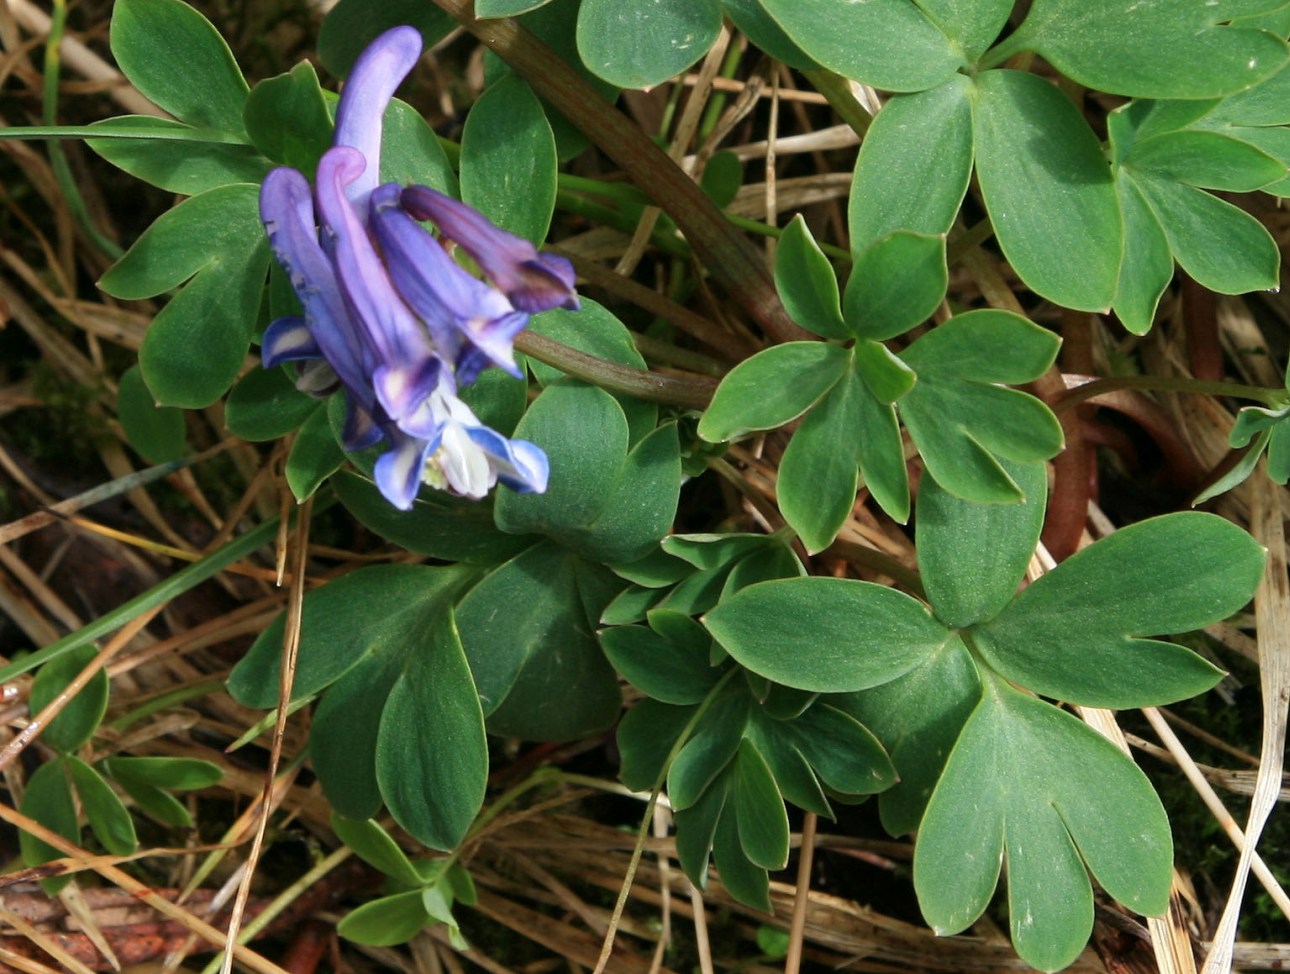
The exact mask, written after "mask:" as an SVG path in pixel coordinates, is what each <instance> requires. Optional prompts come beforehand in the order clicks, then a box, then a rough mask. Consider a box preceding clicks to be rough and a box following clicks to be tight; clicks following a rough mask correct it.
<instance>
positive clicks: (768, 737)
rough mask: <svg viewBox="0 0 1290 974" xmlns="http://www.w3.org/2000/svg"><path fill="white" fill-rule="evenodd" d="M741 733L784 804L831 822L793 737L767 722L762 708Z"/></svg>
mask: <svg viewBox="0 0 1290 974" xmlns="http://www.w3.org/2000/svg"><path fill="white" fill-rule="evenodd" d="M744 733H745V735H746V737H747V738H748V740H749V741H751V742H752V743H753V745H755V746H756V748H757V751H758V752H759V753H760V754H761V756H762V757H763V758H765V759H766V764H767V765H768V766H769V767H770V771H771V774H772V775H774V778H775V784H776V786H777V787H778V788H779V790H780V791H781V792H782V793H783V796H784V798H785V799H786V800H788V801H791V802H792V803H793V804H794V805H796V806H797V807H798V808H801V809H803V810H804V811H808V812H814V813H815V814H817V815H823V816H824V817H825V818H828V819H832V818H833V808H832V807H831V806H830V805H829V800H828V798H827V797H825V794H824V789H823V788H822V787H821V786H820V782H819V779H818V778H817V777H816V776H815V772H814V770H812V768H811V764H810V762H809V761H807V760H806V758H805V757H804V756H803V755H802V752H801V751H800V750H798V748H797V746H796V744H795V741H794V735H791V734H789V733H785V723H784V722H783V721H779V720H773V719H769V718H768V717H767V716H766V715H765V709H764V708H762V709H760V710H757V711H754V712H753V720H752V721H750V722H749V724H748V727H747V729H746V730H745V731H744ZM704 797H705V798H706V797H707V796H706V795H705V796H704Z"/></svg>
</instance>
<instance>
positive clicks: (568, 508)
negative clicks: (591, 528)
mask: <svg viewBox="0 0 1290 974" xmlns="http://www.w3.org/2000/svg"><path fill="white" fill-rule="evenodd" d="M516 435H517V436H519V437H520V438H522V439H526V440H531V441H533V442H534V443H537V444H538V446H540V447H542V448H543V449H544V450H545V451H546V454H547V457H548V459H549V460H550V464H551V469H552V470H556V471H559V476H557V477H552V478H551V483H550V485H549V486H548V487H547V491H546V493H545V494H526V495H519V494H513V493H499V494H498V495H497V500H496V504H497V526H498V527H499V528H501V529H502V530H503V531H506V532H508V533H510V534H521V533H529V532H538V533H543V534H550V535H555V536H559V535H560V534H561V533H562V532H565V531H569V530H573V529H576V528H580V527H582V526H583V525H586V524H589V523H590V522H592V521H594V520H595V518H596V517H597V516H598V515H599V514H600V512H601V511H603V510H604V508H605V504H606V503H607V501H608V498H609V495H610V494H611V493H612V492H613V488H614V485H615V484H616V483H617V480H618V474H619V471H620V469H621V467H622V463H623V457H624V456H625V454H626V453H627V419H626V417H625V416H624V415H623V411H622V409H621V407H619V405H618V403H617V402H615V401H614V399H613V398H612V397H611V396H610V395H609V394H608V393H607V392H604V391H602V390H600V389H598V388H595V387H593V386H585V385H582V384H581V383H578V384H573V383H567V384H566V383H559V384H556V385H552V386H550V387H548V388H547V389H544V390H543V392H542V394H541V395H540V396H538V398H537V399H536V400H534V402H533V404H532V405H531V406H530V407H529V409H528V411H527V412H526V413H525V414H524V418H523V419H522V420H521V421H520V424H519V426H518V427H517V428H516Z"/></svg>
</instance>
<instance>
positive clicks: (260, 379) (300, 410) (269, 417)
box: [224, 368, 388, 506]
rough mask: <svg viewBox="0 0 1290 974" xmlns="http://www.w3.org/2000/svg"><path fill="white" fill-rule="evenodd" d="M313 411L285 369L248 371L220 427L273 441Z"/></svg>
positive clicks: (256, 439)
mask: <svg viewBox="0 0 1290 974" xmlns="http://www.w3.org/2000/svg"><path fill="white" fill-rule="evenodd" d="M317 408H318V400H316V399H312V398H310V397H309V396H307V395H305V394H304V393H303V392H301V391H300V390H299V389H297V388H296V384H295V381H294V380H293V379H292V376H291V375H290V374H289V373H288V371H287V370H286V369H285V368H277V369H252V370H251V371H250V372H248V373H246V375H244V376H242V378H240V379H239V380H238V381H237V385H235V386H234V387H233V388H232V389H231V390H230V391H229V394H228V400H227V401H226V402H225V403H224V425H225V426H227V427H228V431H229V432H230V433H232V434H233V435H234V436H240V437H241V438H242V439H244V440H250V441H251V442H260V441H264V440H276V439H277V438H278V437H280V436H286V435H287V434H288V433H290V432H291V431H292V430H294V429H296V428H298V427H299V426H300V424H301V423H303V422H304V421H305V420H306V419H308V418H309V416H310V415H311V414H312V413H313V412H314V411H315V410H316V409H317ZM387 506H388V502H387Z"/></svg>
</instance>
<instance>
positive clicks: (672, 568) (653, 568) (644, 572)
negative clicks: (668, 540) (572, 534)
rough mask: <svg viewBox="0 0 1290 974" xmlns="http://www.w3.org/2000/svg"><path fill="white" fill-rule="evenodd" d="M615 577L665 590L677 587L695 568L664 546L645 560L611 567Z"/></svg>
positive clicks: (640, 559) (639, 559) (641, 559)
mask: <svg viewBox="0 0 1290 974" xmlns="http://www.w3.org/2000/svg"><path fill="white" fill-rule="evenodd" d="M610 568H612V569H613V572H614V574H615V575H617V576H618V577H619V578H625V579H627V581H629V582H632V583H634V584H636V585H640V586H643V587H645V588H649V589H665V588H670V587H671V586H673V585H675V584H676V583H677V582H679V581H680V580H681V579H683V578H685V577H686V576H687V575H689V574H690V572H691V571H692V570H693V568H694V566H693V565H691V564H690V563H689V562H687V561H685V560H684V559H681V558H678V557H676V556H675V555H673V554H670V553H669V552H668V551H666V550H664V548H663V546H662V545H660V546H659V547H657V548H655V549H654V550H653V551H651V552H650V553H649V554H647V555H646V556H645V557H644V558H638V559H636V560H635V561H632V562H628V563H627V564H624V565H611V566H610Z"/></svg>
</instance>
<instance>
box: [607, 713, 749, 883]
mask: <svg viewBox="0 0 1290 974" xmlns="http://www.w3.org/2000/svg"><path fill="white" fill-rule="evenodd" d="M633 712H634V711H633ZM629 716H630V715H629ZM729 797H730V776H729V775H723V776H722V777H721V778H719V779H718V780H717V781H716V782H714V783H713V785H712V787H711V788H709V789H708V790H707V791H705V792H704V793H703V797H702V798H700V799H699V800H698V802H696V803H695V804H693V805H691V806H690V807H689V808H685V809H681V810H680V811H677V812H675V813H674V816H673V817H674V820H675V822H676V857H677V859H679V860H680V862H681V868H682V869H684V870H685V874H686V875H687V876H689V877H690V880H691V881H692V882H693V883H694V884H695V885H696V886H699V887H700V888H703V887H706V886H707V884H708V854H709V853H710V852H711V851H712V844H713V841H714V840H715V838H716V832H717V822H719V821H720V819H721V814H722V812H723V811H724V810H725V807H726V802H727V801H728V800H729Z"/></svg>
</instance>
